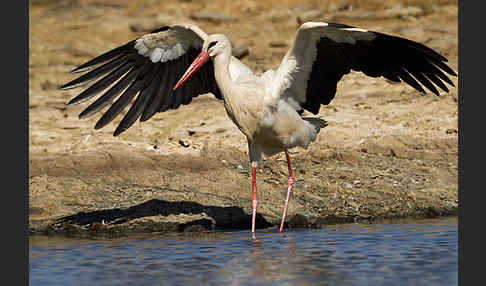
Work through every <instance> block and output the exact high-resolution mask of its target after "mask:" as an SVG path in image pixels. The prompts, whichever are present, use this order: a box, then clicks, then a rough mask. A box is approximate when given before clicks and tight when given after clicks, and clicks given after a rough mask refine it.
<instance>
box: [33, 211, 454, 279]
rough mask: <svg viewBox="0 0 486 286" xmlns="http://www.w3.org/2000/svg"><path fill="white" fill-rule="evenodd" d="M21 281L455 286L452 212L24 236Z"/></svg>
mask: <svg viewBox="0 0 486 286" xmlns="http://www.w3.org/2000/svg"><path fill="white" fill-rule="evenodd" d="M29 256H30V267H29V268H30V278H29V280H30V285H457V284H458V225H457V218H444V219H428V220H399V221H389V222H380V223H376V224H345V225H333V226H327V227H324V228H322V229H298V230H295V229H291V230H289V231H288V232H286V233H283V234H281V233H278V230H277V229H276V228H271V229H264V230H258V232H257V237H256V240H253V239H252V237H251V235H250V233H249V231H248V230H244V231H235V232H212V233H203V234H201V233H192V234H181V235H167V234H165V235H162V234H160V235H158V234H150V235H139V236H128V237H124V238H112V239H106V238H103V239H101V238H97V239H96V238H93V239H74V238H65V237H43V236H31V237H30V254H29Z"/></svg>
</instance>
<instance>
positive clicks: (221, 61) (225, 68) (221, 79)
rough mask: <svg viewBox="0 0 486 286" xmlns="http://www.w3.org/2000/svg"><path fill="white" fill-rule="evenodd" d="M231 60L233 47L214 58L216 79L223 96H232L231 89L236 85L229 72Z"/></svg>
mask: <svg viewBox="0 0 486 286" xmlns="http://www.w3.org/2000/svg"><path fill="white" fill-rule="evenodd" d="M230 58H231V47H227V48H226V49H224V51H223V52H222V53H220V54H219V55H217V56H215V57H214V59H213V60H214V77H215V79H216V82H217V83H218V86H219V88H220V90H221V92H222V93H223V96H226V95H228V94H231V93H232V92H231V89H232V88H234V86H235V83H234V82H233V79H232V78H231V75H230V72H229V63H230Z"/></svg>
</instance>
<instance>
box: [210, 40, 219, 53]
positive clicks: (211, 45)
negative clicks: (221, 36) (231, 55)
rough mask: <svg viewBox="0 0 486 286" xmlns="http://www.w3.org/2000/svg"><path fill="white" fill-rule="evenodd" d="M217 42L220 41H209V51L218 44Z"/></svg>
mask: <svg viewBox="0 0 486 286" xmlns="http://www.w3.org/2000/svg"><path fill="white" fill-rule="evenodd" d="M217 43H218V42H217V41H214V42H211V43H209V45H208V51H209V49H211V48H212V47H214V45H216V44H217Z"/></svg>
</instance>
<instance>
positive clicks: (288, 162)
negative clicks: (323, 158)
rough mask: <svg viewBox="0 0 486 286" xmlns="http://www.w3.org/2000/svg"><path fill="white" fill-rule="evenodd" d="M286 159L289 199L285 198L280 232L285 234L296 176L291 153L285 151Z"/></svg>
mask: <svg viewBox="0 0 486 286" xmlns="http://www.w3.org/2000/svg"><path fill="white" fill-rule="evenodd" d="M285 157H286V158H287V167H288V168H289V180H288V182H287V184H288V188H287V197H286V198H285V207H284V210H283V215H282V222H281V223H280V232H283V227H284V222H285V215H286V214H287V209H288V207H289V199H290V193H291V192H292V186H293V185H294V174H293V173H292V167H291V166H290V156H289V152H287V151H285Z"/></svg>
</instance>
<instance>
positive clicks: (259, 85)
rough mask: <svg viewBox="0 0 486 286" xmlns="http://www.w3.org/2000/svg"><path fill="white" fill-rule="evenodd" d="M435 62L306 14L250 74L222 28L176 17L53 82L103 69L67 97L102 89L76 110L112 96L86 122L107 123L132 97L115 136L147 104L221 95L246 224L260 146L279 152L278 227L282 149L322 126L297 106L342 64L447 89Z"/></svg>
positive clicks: (308, 138)
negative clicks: (242, 149)
mask: <svg viewBox="0 0 486 286" xmlns="http://www.w3.org/2000/svg"><path fill="white" fill-rule="evenodd" d="M208 59H211V60H210V61H208ZM444 62H447V59H446V58H445V57H443V56H441V55H440V54H438V53H437V52H435V51H434V50H432V49H430V48H428V47H426V46H424V45H422V44H420V43H417V42H414V41H411V40H407V39H404V38H400V37H395V36H391V35H386V34H383V33H378V32H373V31H367V30H364V29H360V28H356V27H351V26H347V25H343V24H334V23H323V22H307V23H304V24H302V25H301V26H300V27H299V29H298V30H297V33H296V35H295V39H294V42H293V43H292V46H291V47H290V49H289V50H288V52H287V53H286V54H285V56H284V58H283V60H282V62H281V64H280V66H279V67H278V69H277V70H268V71H266V72H265V73H263V74H262V75H260V76H258V75H255V74H253V72H252V71H251V69H250V68H248V67H247V66H245V65H244V64H243V63H241V62H240V61H239V60H238V59H236V58H235V57H233V56H232V54H231V43H230V41H229V39H228V38H227V37H226V36H224V35H222V34H214V35H210V36H208V35H207V34H206V33H205V32H204V31H202V30H201V29H200V28H199V27H197V26H195V25H192V24H186V23H183V24H175V25H170V26H164V27H162V28H160V29H157V30H155V31H153V32H151V33H149V34H147V35H144V36H142V37H140V38H138V39H136V40H133V41H130V42H128V43H126V44H124V45H122V46H120V47H118V48H115V49H113V50H111V51H109V52H106V53H104V54H102V55H100V56H98V57H96V58H94V59H92V60H90V61H88V62H87V63H85V64H82V65H81V66H79V67H77V68H76V69H74V70H73V71H72V73H79V72H84V71H88V70H89V72H87V73H85V74H83V75H82V76H80V77H78V78H77V79H75V80H73V81H71V82H68V83H66V84H64V85H63V86H61V87H60V88H61V89H69V88H75V87H78V86H81V85H84V84H86V83H88V82H90V81H92V80H95V79H97V78H99V77H101V76H103V77H102V78H101V79H100V80H98V81H96V82H95V83H93V84H92V85H90V86H89V87H88V88H87V89H85V90H84V91H83V92H81V93H80V94H79V95H78V96H76V97H75V98H73V99H72V100H71V101H70V102H69V103H68V104H69V105H74V104H79V103H81V102H84V101H86V100H88V99H90V98H92V97H93V96H95V95H97V94H99V93H101V92H102V91H104V93H103V94H102V95H101V96H100V97H99V98H98V99H96V100H95V101H94V102H93V103H91V104H90V105H89V106H88V107H87V108H86V109H85V110H84V111H83V112H81V113H80V114H79V118H85V117H88V116H90V115H92V114H94V113H96V112H98V111H100V110H101V109H102V108H103V107H105V106H106V105H108V104H110V103H112V101H113V100H114V99H115V98H116V97H117V96H119V97H118V99H116V101H115V102H114V103H113V104H112V105H111V106H110V108H109V109H108V110H107V111H106V112H105V113H104V114H103V116H101V118H100V119H99V121H98V122H97V123H96V126H95V129H99V128H102V127H104V126H105V125H107V124H108V123H109V122H111V121H112V120H113V119H114V118H115V117H116V116H117V115H118V114H119V113H120V112H122V110H123V109H124V108H125V107H126V106H127V105H129V104H130V103H131V102H132V100H133V99H134V98H135V97H136V99H135V100H134V101H133V103H132V105H131V107H130V109H129V110H128V112H127V113H126V114H125V116H124V117H123V119H122V120H121V122H120V124H119V125H118V127H117V128H116V130H115V132H114V134H113V135H114V136H117V135H119V134H120V133H122V132H124V131H125V130H127V129H128V128H129V127H130V126H131V125H132V124H133V123H134V122H135V121H136V120H137V119H138V118H140V121H141V122H143V121H146V120H148V119H150V118H151V117H152V116H153V115H154V114H155V113H156V112H164V111H166V110H168V109H176V108H178V107H179V106H180V105H181V104H189V103H190V102H191V100H192V98H193V97H196V96H198V95H199V94H204V93H212V94H213V95H214V96H215V97H216V98H218V99H222V100H223V103H224V107H225V109H226V111H227V114H228V116H229V117H230V118H231V120H232V121H233V122H234V123H235V124H236V126H237V127H238V128H239V129H240V130H241V132H242V133H243V134H244V135H245V136H246V138H247V141H248V151H249V152H248V153H249V157H250V161H251V167H252V229H251V231H252V233H254V232H255V215H256V210H257V196H256V181H255V179H256V178H255V176H256V175H255V174H256V173H255V169H256V167H257V164H258V162H259V160H260V158H261V156H262V153H265V154H266V155H268V156H271V155H274V154H277V153H279V152H285V155H286V158H287V165H288V172H289V179H288V189H287V196H286V199H285V207H284V209H283V214H282V221H281V225H280V231H283V227H284V222H285V215H286V213H287V208H288V203H289V198H290V194H291V191H292V186H293V183H294V176H293V174H292V168H291V165H290V157H289V153H288V152H287V150H288V149H290V148H294V147H297V146H300V147H303V148H307V146H308V144H309V143H310V142H312V141H314V140H315V139H316V137H317V134H318V133H319V131H320V129H321V128H323V127H325V126H326V122H325V121H324V120H322V119H318V118H311V117H302V116H301V114H302V113H303V112H304V110H307V111H309V112H311V113H313V114H317V113H318V112H319V108H320V106H321V105H322V104H324V105H327V104H329V103H330V102H331V100H332V99H333V98H334V95H335V94H336V87H337V83H338V81H339V80H340V79H341V78H342V76H343V75H345V74H347V73H349V72H350V71H351V70H355V71H361V72H363V73H364V74H365V75H367V76H371V77H380V76H382V77H384V78H386V79H388V80H390V81H393V82H400V81H401V80H403V81H404V82H406V83H407V84H409V85H410V86H412V87H413V88H415V89H416V90H418V91H420V92H422V93H426V92H425V90H424V89H423V88H422V86H421V84H422V85H423V86H425V87H426V88H427V89H429V90H430V91H432V92H433V93H434V94H436V95H439V91H438V90H437V88H436V87H435V86H434V84H435V85H437V86H438V87H439V88H441V89H442V90H444V91H445V92H448V91H449V90H448V89H447V87H446V85H445V84H444V82H446V83H448V84H449V85H451V86H454V84H453V82H452V81H451V80H450V79H449V78H448V77H447V76H446V75H445V74H444V72H446V73H448V74H449V75H452V76H456V73H455V72H454V71H453V70H452V69H451V68H450V67H448V66H447V65H446V64H445V63H444ZM191 63H192V64H191ZM205 63H207V64H205ZM184 71H186V72H184ZM196 71H197V72H196ZM181 76H182V77H181ZM179 78H180V80H178V79H179ZM189 78H190V80H189ZM182 83H184V84H182ZM105 90H106V91H105Z"/></svg>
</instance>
